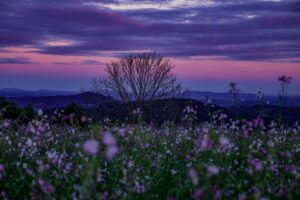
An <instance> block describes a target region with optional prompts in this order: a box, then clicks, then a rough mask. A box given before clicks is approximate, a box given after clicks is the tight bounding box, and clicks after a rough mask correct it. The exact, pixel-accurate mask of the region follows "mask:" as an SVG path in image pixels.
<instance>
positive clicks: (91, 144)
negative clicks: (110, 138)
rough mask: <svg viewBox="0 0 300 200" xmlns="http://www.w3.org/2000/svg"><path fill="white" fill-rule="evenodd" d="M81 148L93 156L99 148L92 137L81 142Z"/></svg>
mask: <svg viewBox="0 0 300 200" xmlns="http://www.w3.org/2000/svg"><path fill="white" fill-rule="evenodd" d="M83 149H84V151H85V152H87V153H88V154H90V155H92V156H95V155H96V154H97V153H98V150H99V142H98V141H96V140H94V139H90V140H87V141H85V143H84V144H83Z"/></svg>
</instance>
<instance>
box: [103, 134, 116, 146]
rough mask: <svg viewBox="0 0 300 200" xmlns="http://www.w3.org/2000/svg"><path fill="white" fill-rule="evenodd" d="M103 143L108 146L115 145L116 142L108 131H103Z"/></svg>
mask: <svg viewBox="0 0 300 200" xmlns="http://www.w3.org/2000/svg"><path fill="white" fill-rule="evenodd" d="M102 139H103V143H104V144H105V145H106V146H110V145H116V144H117V142H116V139H115V138H114V136H113V135H112V134H110V133H108V132H104V133H103V138H102Z"/></svg>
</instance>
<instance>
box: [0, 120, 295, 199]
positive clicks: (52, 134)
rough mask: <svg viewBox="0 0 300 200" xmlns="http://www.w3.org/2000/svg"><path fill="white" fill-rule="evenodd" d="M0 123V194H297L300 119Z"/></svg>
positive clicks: (224, 196)
mask: <svg viewBox="0 0 300 200" xmlns="http://www.w3.org/2000/svg"><path fill="white" fill-rule="evenodd" d="M82 121H83V122H84V123H85V124H84V126H79V125H78V124H69V125H67V124H65V125H62V124H55V123H51V122H50V120H49V119H48V118H47V116H39V117H37V118H36V119H34V120H32V121H31V122H29V123H28V124H22V123H19V122H18V121H17V120H14V121H12V120H11V121H9V120H1V121H0V124H1V125H0V127H1V129H0V199H239V200H243V199H297V198H299V195H300V126H299V125H297V124H296V125H295V126H293V127H283V126H279V125H278V124H276V123H274V122H272V123H270V124H264V122H263V121H262V120H261V119H256V120H253V121H242V120H240V121H233V120H228V121H227V122H225V121H224V120H222V116H218V117H215V118H214V119H213V120H212V121H211V122H209V123H208V122H203V123H200V124H196V125H192V124H190V123H185V124H182V125H174V124H172V123H166V124H164V125H163V126H161V127H159V128H158V127H154V126H152V125H149V124H143V123H142V121H139V122H137V123H136V124H134V125H130V124H113V123H110V122H106V123H96V122H93V123H92V122H88V120H86V118H84V117H83V118H82Z"/></svg>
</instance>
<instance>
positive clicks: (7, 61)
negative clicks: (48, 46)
mask: <svg viewBox="0 0 300 200" xmlns="http://www.w3.org/2000/svg"><path fill="white" fill-rule="evenodd" d="M0 64H34V62H32V61H31V60H30V59H29V58H24V57H16V58H0Z"/></svg>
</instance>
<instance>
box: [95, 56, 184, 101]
mask: <svg viewBox="0 0 300 200" xmlns="http://www.w3.org/2000/svg"><path fill="white" fill-rule="evenodd" d="M172 69H173V65H172V64H170V62H169V60H167V59H165V58H163V57H162V56H161V55H159V54H157V53H154V52H150V53H142V54H136V55H130V56H127V57H124V58H122V59H120V60H118V61H113V62H111V63H110V64H108V65H107V67H106V72H107V76H106V77H103V78H98V79H94V80H93V81H92V89H93V91H94V92H97V91H100V92H101V93H105V94H110V95H113V96H115V97H117V98H119V99H120V100H121V101H123V102H125V103H132V102H133V101H136V102H137V103H138V104H139V105H142V104H143V103H144V101H146V100H154V99H161V98H168V97H174V96H176V95H179V94H180V93H181V91H182V87H181V85H180V84H179V83H178V82H177V78H176V76H175V75H174V74H172V73H171V71H172Z"/></svg>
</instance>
